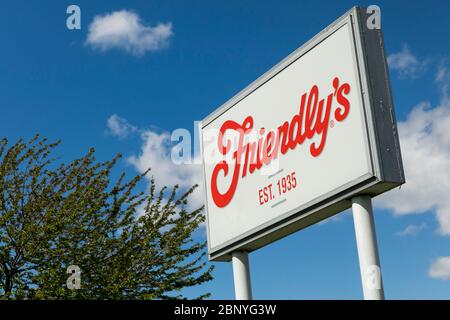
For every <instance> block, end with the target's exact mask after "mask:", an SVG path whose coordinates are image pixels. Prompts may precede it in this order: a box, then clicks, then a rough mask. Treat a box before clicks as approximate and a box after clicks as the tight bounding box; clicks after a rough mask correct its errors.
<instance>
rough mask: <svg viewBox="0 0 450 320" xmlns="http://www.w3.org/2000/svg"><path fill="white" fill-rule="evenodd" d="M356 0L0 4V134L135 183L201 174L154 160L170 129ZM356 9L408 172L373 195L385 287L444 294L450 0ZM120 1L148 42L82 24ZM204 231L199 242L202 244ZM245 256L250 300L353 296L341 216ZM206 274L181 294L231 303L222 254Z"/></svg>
mask: <svg viewBox="0 0 450 320" xmlns="http://www.w3.org/2000/svg"><path fill="white" fill-rule="evenodd" d="M70 4H76V5H78V6H79V7H80V8H81V30H68V29H67V28H66V18H67V17H68V15H67V14H66V8H67V6H68V5H70ZM355 4H356V3H354V2H350V1H339V2H337V1H321V2H320V4H319V3H318V2H317V1H311V2H306V3H305V2H303V1H302V2H300V1H271V0H270V1H269V0H267V1H167V0H164V1H133V0H128V1H113V0H110V1H92V0H91V1H81V0H78V1H74V2H67V1H58V2H56V1H50V0H41V1H21V0H16V1H2V2H1V7H0V8H1V10H0V35H1V37H0V38H1V39H2V48H1V50H0V110H1V116H0V136H1V137H7V138H8V139H10V140H11V141H15V140H16V139H18V138H19V137H24V138H30V137H32V136H33V135H34V134H35V133H40V134H42V135H43V136H46V137H48V138H49V139H51V140H57V139H60V138H61V139H62V141H63V143H62V145H61V146H60V147H59V149H58V152H59V155H60V156H61V159H62V160H64V161H69V160H71V159H73V158H74V157H77V156H80V155H81V154H83V153H85V152H86V151H87V150H88V149H89V148H90V147H91V146H94V147H95V148H96V150H97V155H98V158H99V160H106V159H110V158H111V157H112V156H113V155H115V154H117V153H122V154H123V155H124V160H123V161H122V162H121V163H120V168H118V169H119V170H124V171H126V172H127V173H129V175H130V176H131V175H132V174H135V173H137V171H139V170H141V169H142V166H147V165H148V166H152V167H153V168H154V172H155V176H156V178H157V179H158V183H160V184H170V183H181V184H183V183H184V184H186V185H188V184H190V183H192V182H195V181H196V179H197V173H196V172H197V170H196V169H194V168H190V167H186V166H185V167H181V168H176V169H173V168H172V167H171V164H170V163H169V162H164V161H163V159H164V156H165V153H167V150H168V149H167V146H166V144H165V142H167V139H168V137H170V132H172V131H173V130H174V129H176V128H187V129H189V130H191V131H192V129H193V126H194V123H193V122H194V121H195V120H201V119H203V118H204V117H205V116H206V115H208V114H209V113H210V112H211V111H212V110H214V109H215V108H216V107H218V106H219V105H221V104H222V103H223V102H225V101H226V100H228V99H229V98H231V97H232V96H233V95H234V94H235V93H237V92H238V91H239V90H240V89H242V88H243V87H244V86H246V85H248V84H249V83H251V82H252V81H253V80H254V79H256V78H257V77H258V76H260V75H261V74H262V73H264V72H265V71H266V70H268V69H269V68H270V67H272V66H273V65H274V64H276V63H277V62H278V61H280V60H281V59H282V58H284V57H285V56H286V55H288V54H289V53H290V52H292V51H293V50H295V49H296V48H297V47H299V46H300V45H301V44H303V43H304V42H306V41H307V40H309V39H310V38H311V37H313V36H314V35H315V34H316V33H317V32H319V31H321V30H322V29H323V28H324V27H326V26H327V25H328V24H329V23H331V22H332V21H334V20H335V19H336V18H337V17H339V16H340V15H341V14H343V13H344V12H346V11H347V10H348V9H350V8H351V7H352V6H353V5H355ZM357 4H358V5H370V4H377V5H379V6H380V7H381V15H382V28H383V30H384V37H385V44H386V51H387V54H388V55H390V67H391V82H392V89H393V94H394V101H395V107H396V112H397V117H398V120H399V128H400V134H401V139H402V149H403V150H402V151H403V153H404V162H405V170H406V178H407V181H408V183H407V185H405V186H404V188H403V190H400V191H401V192H400V191H398V192H392V193H391V194H389V195H387V196H383V197H380V199H377V200H376V201H375V204H376V207H375V211H376V216H375V218H376V226H377V235H378V243H379V249H380V257H381V264H382V271H383V277H384V286H385V294H386V297H387V298H389V299H417V298H426V299H431V298H433V299H449V298H450V280H449V278H450V262H449V261H450V258H449V257H450V203H449V199H447V198H448V196H447V193H448V190H449V188H450V175H449V173H450V133H447V130H446V129H447V128H449V126H450V111H449V110H450V102H449V95H448V90H449V88H450V86H449V83H450V72H449V70H450V60H449V58H450V42H449V41H448V39H449V30H450V19H449V12H450V4H449V3H447V2H444V1H426V2H417V3H411V2H409V1H408V2H407V1H389V2H388V1H386V2H383V3H382V2H367V1H361V2H359V3H357ZM120 10H127V11H122V14H123V13H124V12H126V13H127V14H128V15H127V16H125V18H127V19H128V20H126V21H128V22H129V21H131V20H132V21H134V22H136V21H137V20H133V19H134V18H136V17H140V19H141V20H140V21H138V22H137V26H136V25H135V26H134V29H131V31H129V32H141V34H147V35H148V38H146V39H142V38H141V39H137V40H136V41H135V42H126V41H125V42H124V41H123V39H121V38H120V37H119V38H118V39H116V41H115V42H114V41H112V40H111V39H109V38H105V37H102V33H101V30H100V29H101V28H102V25H101V21H100V22H99V23H100V24H98V25H97V27H98V28H100V29H95V28H93V27H92V23H93V21H94V17H95V16H101V17H103V18H105V14H113V13H114V12H117V11H120ZM109 17H110V18H111V17H113V18H114V17H115V18H117V17H119V18H120V17H122V18H123V17H124V16H117V15H116V16H109ZM130 19H131V20H130ZM114 21H116V20H114V19H113V20H110V22H112V23H113V22H114ZM97 22H98V20H97ZM90 26H91V27H92V28H90ZM119 27H120V26H119ZM122 27H123V26H122ZM136 30H137V31H136ZM89 36H91V37H90V38H89ZM155 39H156V40H155ZM113 40H114V39H113ZM108 41H109V42H108ZM111 41H112V42H113V44H111V43H112V42H111ZM114 115H115V116H114ZM108 119H109V121H108ZM447 124H448V125H449V126H447ZM161 143H162V144H161ZM203 233H204V230H201V231H199V232H198V234H197V235H196V237H198V239H203ZM250 260H251V269H252V283H253V291H254V297H255V298H257V299H270V298H274V299H359V298H361V297H362V290H361V284H360V276H359V266H358V260H357V255H356V244H355V238H354V230H353V221H352V218H351V215H349V214H348V213H343V214H340V215H338V216H337V217H336V218H334V219H331V220H329V221H327V222H325V223H322V224H318V225H315V226H312V227H310V228H308V229H306V230H303V231H301V232H298V233H296V234H294V235H291V236H289V237H287V238H285V239H283V240H281V241H279V242H277V243H274V244H272V245H269V246H267V247H265V248H263V249H261V250H259V251H257V252H254V253H252V254H251V255H250ZM214 276H215V280H214V281H213V282H210V283H208V284H206V285H204V286H202V287H201V288H191V289H187V290H186V293H187V294H188V295H191V296H196V295H197V294H199V293H202V292H204V291H205V290H208V291H210V292H211V293H212V298H225V299H232V298H233V297H234V292H233V283H232V270H231V265H230V264H228V263H216V270H215V273H214Z"/></svg>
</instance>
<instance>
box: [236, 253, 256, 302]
mask: <svg viewBox="0 0 450 320" xmlns="http://www.w3.org/2000/svg"><path fill="white" fill-rule="evenodd" d="M232 257H233V258H232V261H233V277H234V292H235V295H236V300H252V299H253V297H252V285H251V281H250V265H249V262H248V253H247V252H243V251H237V252H233V255H232Z"/></svg>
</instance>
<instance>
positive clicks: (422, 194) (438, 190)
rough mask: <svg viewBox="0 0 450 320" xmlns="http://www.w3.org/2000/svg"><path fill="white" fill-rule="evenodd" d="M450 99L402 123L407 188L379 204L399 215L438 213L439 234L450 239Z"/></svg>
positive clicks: (418, 111) (440, 78)
mask: <svg viewBox="0 0 450 320" xmlns="http://www.w3.org/2000/svg"><path fill="white" fill-rule="evenodd" d="M442 72H443V71H442V70H440V71H439V72H438V77H437V79H436V80H437V82H438V84H439V85H440V86H441V88H443V90H444V89H445V88H448V81H447V80H445V79H448V78H446V77H444V76H443V73H442ZM449 128H450V99H448V94H447V93H446V92H445V93H444V94H443V97H442V99H441V101H440V103H439V104H438V105H437V106H435V107H432V106H431V104H430V103H429V102H422V103H420V104H419V105H418V106H416V107H415V108H414V109H413V110H412V111H411V112H410V113H409V115H408V117H407V119H406V120H405V121H403V122H399V124H398V129H399V135H400V145H401V150H402V157H403V164H404V169H405V176H406V184H405V185H404V186H402V188H401V189H400V190H394V191H391V192H387V193H386V194H384V195H382V196H380V197H378V198H377V199H376V201H375V204H376V205H377V206H381V207H384V208H388V209H391V210H392V211H393V212H394V213H395V214H397V215H405V214H417V213H425V212H431V213H434V214H435V216H436V218H437V221H438V223H439V230H438V231H439V233H440V234H441V235H446V236H450V134H449Z"/></svg>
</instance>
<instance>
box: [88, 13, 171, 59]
mask: <svg viewBox="0 0 450 320" xmlns="http://www.w3.org/2000/svg"><path fill="white" fill-rule="evenodd" d="M172 35H173V31H172V24H171V23H170V22H169V23H159V24H157V25H156V26H153V27H151V26H146V25H144V24H143V23H142V21H141V19H140V17H139V16H138V15H137V14H136V13H134V12H132V11H127V10H121V11H115V12H112V13H107V14H104V15H97V16H95V17H94V20H93V21H92V23H91V24H90V25H89V32H88V36H87V40H86V43H87V44H89V45H91V46H92V47H94V48H96V49H99V50H101V51H107V50H110V49H121V50H124V51H126V52H128V53H131V54H133V55H136V56H141V55H143V54H145V53H146V52H150V51H157V50H161V49H164V48H166V47H167V46H168V45H169V39H170V38H171V36H172Z"/></svg>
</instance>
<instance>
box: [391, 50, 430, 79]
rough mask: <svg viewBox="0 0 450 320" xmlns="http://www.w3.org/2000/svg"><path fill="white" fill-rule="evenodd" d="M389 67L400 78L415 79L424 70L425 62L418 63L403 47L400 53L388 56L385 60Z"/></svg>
mask: <svg viewBox="0 0 450 320" xmlns="http://www.w3.org/2000/svg"><path fill="white" fill-rule="evenodd" d="M387 61H388V64H389V67H390V68H391V69H392V70H395V71H397V72H398V75H399V77H400V78H403V79H405V78H415V77H417V75H418V74H419V73H420V72H421V71H423V70H424V69H425V65H426V63H425V62H420V61H419V60H418V59H417V57H416V56H414V55H413V54H412V53H411V51H410V50H409V48H408V46H403V49H402V51H400V52H397V53H393V54H390V55H389V56H388V58H387Z"/></svg>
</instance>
